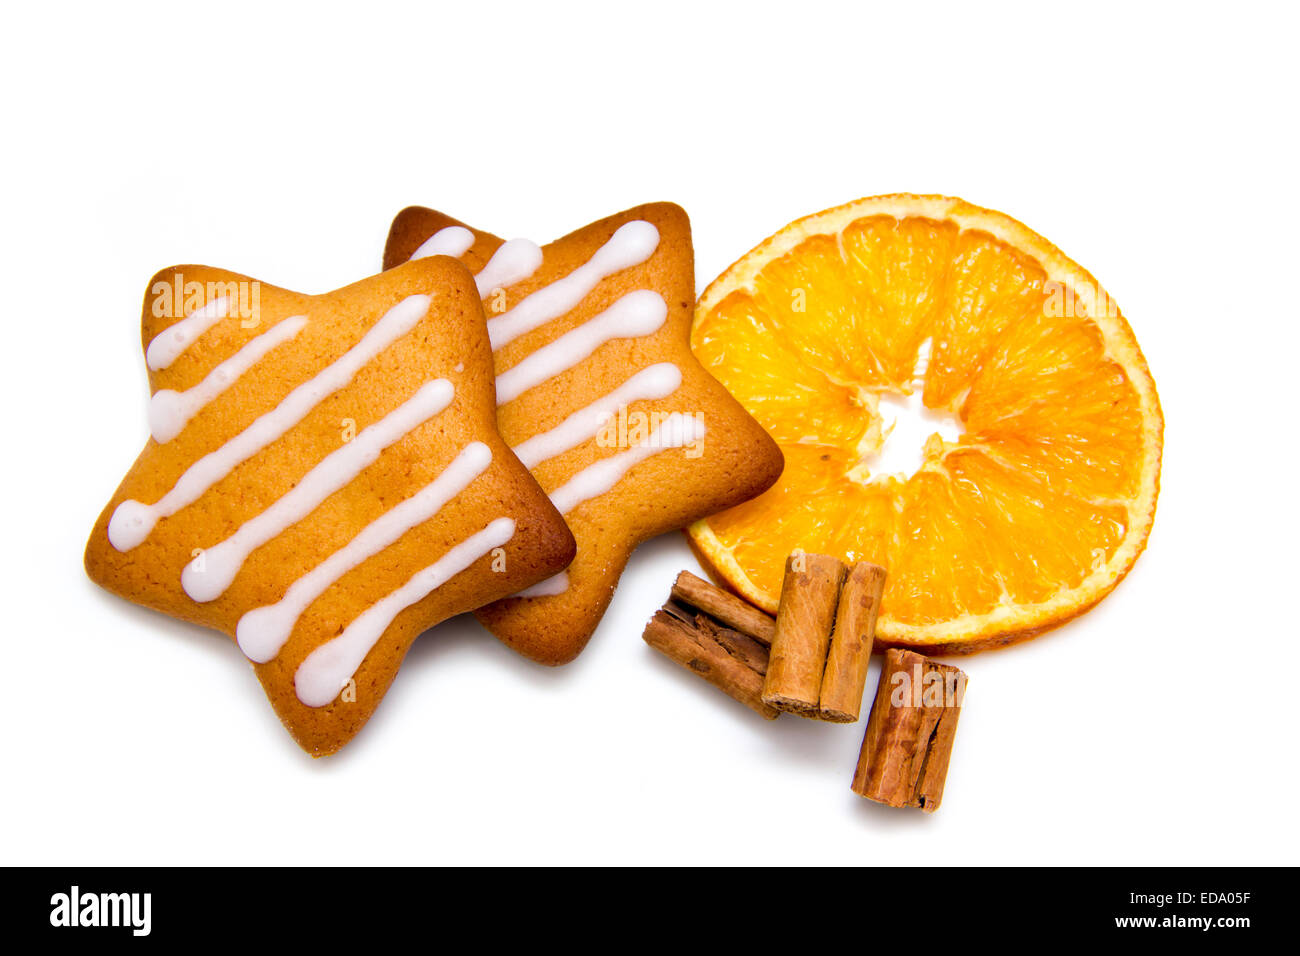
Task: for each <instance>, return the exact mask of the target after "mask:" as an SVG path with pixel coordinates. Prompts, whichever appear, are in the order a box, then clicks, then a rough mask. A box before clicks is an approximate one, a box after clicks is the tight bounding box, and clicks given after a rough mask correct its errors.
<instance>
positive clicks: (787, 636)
mask: <svg viewBox="0 0 1300 956" xmlns="http://www.w3.org/2000/svg"><path fill="white" fill-rule="evenodd" d="M843 581H844V564H843V563H842V562H841V561H839V560H838V559H837V558H833V557H830V556H829V555H825V554H804V553H803V552H798V551H796V552H795V553H794V554H791V555H790V557H788V558H787V559H786V562H785V578H784V580H783V581H782V583H781V603H780V605H778V607H777V612H776V630H775V632H774V634H773V637H772V649H771V656H770V659H769V661H768V666H767V676H766V678H765V679H764V681H763V703H765V704H767V705H768V706H770V707H775V708H776V709H777V710H784V711H789V712H791V713H797V714H803V715H805V716H816V715H817V711H818V708H819V706H820V703H821V689H822V674H823V672H824V671H825V670H826V651H827V648H828V646H829V644H830V638H831V627H832V626H833V625H834V622H835V609H836V606H837V605H838V604H839V598H840V585H841V584H842V583H843Z"/></svg>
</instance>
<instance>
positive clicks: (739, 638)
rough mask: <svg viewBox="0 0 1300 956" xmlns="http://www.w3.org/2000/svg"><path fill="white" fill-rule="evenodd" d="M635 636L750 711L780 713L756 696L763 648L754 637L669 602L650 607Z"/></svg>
mask: <svg viewBox="0 0 1300 956" xmlns="http://www.w3.org/2000/svg"><path fill="white" fill-rule="evenodd" d="M641 636H642V638H643V639H644V640H645V642H646V643H647V644H649V645H650V646H651V647H653V648H654V649H655V650H657V651H659V652H660V653H662V654H665V655H666V656H668V657H670V658H671V659H672V660H674V661H676V662H677V663H678V664H680V665H682V666H683V667H685V668H686V669H687V670H690V671H691V672H692V673H695V674H698V675H699V676H700V677H703V678H704V679H705V680H706V681H708V682H709V683H710V684H712V685H713V686H714V687H716V688H718V689H719V690H721V691H722V692H723V693H725V694H727V695H728V696H730V697H732V698H733V699H735V700H738V701H740V703H742V704H744V705H745V706H746V707H748V708H750V709H751V710H753V711H754V712H756V713H758V714H760V715H762V716H763V717H765V718H767V719H768V720H775V719H776V718H777V717H779V716H780V713H779V711H777V710H775V709H774V708H772V707H769V706H767V705H766V704H764V703H763V700H762V692H763V670H762V668H765V667H766V664H767V648H765V647H763V646H762V645H761V644H759V643H758V642H757V641H755V640H753V639H751V638H749V637H747V636H746V635H743V634H740V633H739V632H736V631H732V630H729V629H727V628H723V627H721V626H719V625H717V624H714V623H713V622H711V621H709V620H708V619H707V618H705V617H704V616H703V615H691V614H689V612H686V611H685V610H684V609H683V608H681V607H674V606H665V607H664V609H663V610H660V611H656V612H655V614H654V617H652V618H650V622H649V623H648V624H647V625H646V628H645V632H644V633H643V634H642V635H641Z"/></svg>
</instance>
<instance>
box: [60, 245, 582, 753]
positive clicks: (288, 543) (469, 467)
mask: <svg viewBox="0 0 1300 956" xmlns="http://www.w3.org/2000/svg"><path fill="white" fill-rule="evenodd" d="M142 331H143V336H142V337H143V346H144V353H145V360H146V365H147V366H148V368H149V376H150V385H151V390H152V392H153V397H152V399H151V402H150V415H149V419H150V432H151V437H150V439H149V441H148V443H147V444H146V446H145V448H144V450H143V451H142V452H141V454H140V456H139V458H138V459H137V460H136V463H135V465H134V466H133V467H132V468H131V470H130V471H129V472H128V474H127V476H126V478H125V479H124V480H123V482H122V484H121V486H120V487H119V488H118V490H117V492H116V493H115V494H114V496H113V499H112V500H111V501H110V502H109V504H108V506H107V507H106V508H105V509H104V512H103V514H102V515H101V516H100V519H99V521H98V522H97V524H96V526H95V529H94V531H93V532H92V534H91V537H90V540H89V542H88V544H87V548H86V558H85V565H86V570H87V573H88V574H89V575H90V577H91V578H92V579H93V580H95V581H96V582H97V583H99V584H101V585H102V586H104V587H105V588H107V589H108V590H110V591H113V592H114V593H117V594H119V595H121V596H123V597H125V598H127V599H128V600H131V601H134V602H136V603H140V604H144V605H146V606H149V607H152V608H155V609H157V610H161V611H163V612H164V613H167V614H169V615H171V616H174V617H178V618H181V619H183V620H187V621H192V622H195V623H198V624H202V625H205V626H208V627H212V628H215V629H217V630H221V631H223V632H225V633H226V634H228V635H230V636H231V637H232V638H234V639H235V641H236V642H237V644H238V646H239V648H240V649H241V650H242V651H243V652H244V653H245V655H246V656H247V657H248V658H249V660H250V661H252V662H253V666H254V669H255V670H256V672H257V675H258V677H259V679H260V680H261V682H262V684H263V687H264V688H265V690H266V693H267V696H268V697H269V698H270V700H271V703H272V705H273V706H274V708H275V710H276V712H277V713H278V714H279V716H280V718H281V720H282V721H283V722H284V723H285V725H286V727H287V729H288V730H289V731H290V733H291V734H292V735H293V736H294V738H295V739H296V740H297V741H298V742H299V743H300V744H301V745H302V746H303V747H304V749H306V750H308V752H310V753H312V754H313V755H323V754H327V753H332V752H334V751H335V750H337V749H338V748H339V747H341V746H342V745H343V744H344V743H346V742H347V741H348V740H349V739H351V737H352V735H354V734H355V733H356V732H357V731H358V730H359V729H360V728H361V726H362V725H364V723H365V722H366V720H367V719H368V718H369V716H370V714H371V713H373V711H374V709H375V707H376V706H378V703H379V700H380V699H381V698H382V696H383V693H384V691H385V690H386V689H387V687H388V685H389V684H390V683H391V681H392V679H393V677H394V676H395V674H396V672H397V668H398V666H399V665H400V663H401V660H402V657H403V656H404V655H405V653H406V650H407V648H409V646H410V644H411V642H412V641H413V640H414V639H415V637H416V636H417V635H418V634H419V633H420V632H422V631H423V630H425V629H427V628H428V627H431V626H432V625H433V624H435V623H437V622H438V621H440V620H443V619H444V618H446V617H449V616H451V615H453V614H457V613H460V612H462V611H466V610H470V609H472V608H474V607H477V606H479V605H481V604H482V603H483V602H484V601H486V600H493V599H496V598H499V597H502V596H504V595H508V594H511V593H514V592H516V591H518V590H519V589H520V588H523V587H528V586H530V585H532V584H535V583H537V582H538V581H541V580H544V579H546V578H548V577H550V576H552V575H554V574H555V573H557V572H558V571H560V570H562V569H563V568H564V567H565V566H566V565H567V564H568V562H569V560H570V559H571V557H572V555H573V553H574V548H575V545H574V541H573V538H572V535H571V533H570V532H569V530H568V528H567V527H566V526H565V524H564V522H563V520H562V519H561V517H560V516H559V514H558V512H557V511H556V510H555V508H554V506H553V505H551V503H550V501H549V499H548V498H547V496H546V494H545V493H544V491H543V490H542V489H541V488H540V487H539V486H538V484H537V483H536V481H535V480H534V479H533V478H532V477H531V476H530V475H529V473H528V471H527V469H525V468H524V466H523V465H522V464H521V463H520V462H519V461H518V459H517V458H516V457H515V455H514V454H513V452H511V451H510V449H509V447H508V445H506V443H505V442H504V441H503V440H502V438H501V436H500V434H499V433H498V432H497V429H496V415H495V389H494V382H493V369H492V359H491V348H490V345H489V343H488V339H487V331H486V326H485V322H484V317H483V312H482V306H481V304H480V299H479V294H478V290H477V287H476V285H475V284H474V280H473V277H472V276H471V275H470V273H469V272H468V271H467V270H466V269H465V267H464V266H463V265H461V264H460V263H458V262H456V261H455V260H454V259H452V258H448V257H446V256H443V255H437V256H431V257H424V258H421V259H420V260H418V261H415V262H412V263H410V264H409V265H407V266H403V267H402V268H401V269H395V270H392V271H390V272H387V273H384V274H383V275H381V276H375V277H372V278H370V279H366V280H363V281H361V282H358V283H355V284H353V285H351V286H348V287H346V288H343V289H339V290H336V291H334V292H331V293H327V294H325V295H320V296H307V295H300V294H298V293H294V292H290V291H288V290H284V289H277V288H275V287H272V286H269V285H266V284H264V283H260V282H258V281H256V280H253V279H250V278H249V277H247V276H240V275H238V274H235V273H230V272H225V271H223V270H217V269H211V268H208V267H203V266H182V267H177V268H176V269H173V270H164V271H163V272H161V273H159V274H158V275H157V276H155V277H154V281H153V282H151V283H150V288H149V290H148V292H147V295H146V299H145V309H144V315H143V320H142Z"/></svg>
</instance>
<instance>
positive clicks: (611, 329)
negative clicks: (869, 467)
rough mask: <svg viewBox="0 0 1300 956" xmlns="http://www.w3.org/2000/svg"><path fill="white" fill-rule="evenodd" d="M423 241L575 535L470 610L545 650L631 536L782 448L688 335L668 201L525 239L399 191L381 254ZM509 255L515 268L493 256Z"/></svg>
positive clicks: (557, 644)
mask: <svg viewBox="0 0 1300 956" xmlns="http://www.w3.org/2000/svg"><path fill="white" fill-rule="evenodd" d="M466 231H468V232H469V233H470V235H471V236H472V237H473V241H472V242H468V244H466V243H467V241H468V237H467V236H466V235H465V232H466ZM429 247H433V248H453V247H463V248H464V252H463V253H462V254H461V261H462V262H464V263H465V264H466V265H467V266H468V267H469V268H470V269H471V270H472V271H473V272H474V273H475V275H476V285H477V287H478V289H479V291H480V293H481V295H482V296H483V303H484V308H485V311H486V313H487V317H488V330H489V338H490V341H491V345H492V348H493V354H494V359H495V363H496V371H497V403H498V416H499V425H500V428H501V432H502V435H503V436H504V437H505V439H506V441H507V442H508V443H510V444H511V446H512V447H513V448H514V449H515V452H516V454H518V455H519V457H520V459H521V460H522V461H523V462H524V463H525V464H526V465H528V466H529V467H530V468H531V469H532V470H533V473H534V475H536V476H537V478H538V480H539V481H540V483H541V484H542V486H543V487H544V488H545V489H546V491H547V492H548V493H549V494H550V496H551V500H552V501H553V502H554V503H555V504H556V506H557V508H558V509H559V510H560V511H561V512H562V513H563V514H564V515H565V518H566V520H567V521H568V522H569V525H570V527H571V528H572V529H573V531H574V535H575V537H576V538H577V540H578V552H577V555H576V557H575V559H574V561H573V563H572V564H571V565H570V566H569V567H568V568H567V569H565V571H564V572H563V573H562V574H558V575H555V576H553V577H551V578H548V579H546V580H544V581H543V582H541V583H539V584H536V585H534V586H532V587H530V588H528V589H527V590H525V591H523V592H521V593H519V594H516V595H513V596H511V597H509V598H506V599H504V600H501V601H498V602H496V603H494V604H491V605H489V606H486V607H484V608H481V609H480V610H479V611H478V612H477V614H478V616H479V618H480V620H482V621H483V623H484V624H485V625H486V626H487V627H488V629H489V630H491V631H492V632H493V633H494V634H496V635H497V636H498V637H499V638H501V639H502V640H503V641H504V642H505V643H507V644H508V645H510V646H511V647H513V648H514V649H516V650H518V651H519V652H521V653H523V654H525V655H527V656H528V657H530V658H533V659H534V660H538V661H541V662H543V663H547V664H561V663H564V662H566V661H568V660H571V659H572V658H573V657H574V656H576V655H577V654H578V653H579V652H580V651H581V650H582V648H583V646H585V644H586V642H587V641H588V639H589V638H590V637H591V635H592V633H593V632H594V630H595V628H596V626H597V624H598V623H599V621H600V618H601V616H602V615H603V614H604V612H605V609H606V608H607V606H608V604H609V602H610V599H611V598H612V596H613V592H614V587H615V585H616V584H617V582H618V579H619V576H620V574H621V573H622V570H623V568H624V566H625V565H626V563H627V560H628V558H629V556H630V555H631V552H632V550H633V549H634V548H635V547H636V546H637V545H638V544H639V543H640V542H641V541H644V540H646V539H647V538H650V537H653V536H655V535H657V534H661V533H663V532H665V531H669V530H673V529H676V528H680V527H682V526H684V525H686V524H688V523H690V522H691V521H694V520H696V519H697V518H700V517H703V516H705V515H708V514H712V513H714V512H716V511H720V510H722V509H725V508H728V507H731V506H732V505H735V504H739V503H740V502H742V501H745V500H747V499H749V498H752V497H754V496H755V495H758V494H760V493H761V492H762V491H764V490H766V488H768V487H769V486H770V485H771V484H772V483H773V482H775V481H776V479H777V477H778V476H779V474H780V471H781V468H782V465H783V462H782V458H781V453H780V451H779V449H778V448H777V446H776V444H775V442H773V441H772V439H771V438H770V437H769V436H768V435H767V434H766V433H765V432H764V431H763V430H762V428H761V427H760V426H759V425H758V423H757V422H756V421H754V419H753V418H751V417H750V416H749V415H748V413H746V412H745V411H744V410H743V409H742V408H741V407H740V405H739V404H738V403H737V402H736V401H735V400H734V399H733V398H732V397H731V396H730V395H729V394H728V393H727V392H726V390H725V389H723V387H722V386H721V385H720V384H719V383H718V382H717V381H716V380H715V379H713V378H712V376H710V375H709V374H708V372H707V371H706V370H705V369H704V368H703V367H702V366H701V365H700V364H699V363H698V362H697V361H696V360H695V358H694V356H693V355H692V353H691V351H690V344H689V335H690V324H691V318H692V311H693V307H694V299H695V286H694V269H693V251H692V246H691V237H690V223H689V220H688V218H687V216H686V213H685V212H684V211H683V210H682V209H681V208H680V207H679V206H676V205H674V204H672V203H651V204H648V205H644V206H638V207H635V208H633V209H629V210H626V211H625V212H622V213H619V214H617V215H615V216H610V217H608V218H606V219H602V220H600V221H598V222H595V223H591V224H590V225H588V226H585V227H583V228H581V229H579V230H577V231H575V232H573V233H571V234H569V235H568V236H565V237H564V238H562V239H559V240H557V241H555V242H552V243H550V244H548V245H546V246H545V247H544V248H542V249H540V250H538V251H537V252H536V253H531V252H529V248H530V247H532V248H533V249H536V248H537V247H536V246H533V244H532V243H529V242H528V241H527V240H510V241H509V242H503V241H502V240H501V239H500V238H498V237H497V236H494V235H492V234H491V233H487V232H483V231H481V230H477V229H474V228H473V227H471V226H469V225H468V224H466V223H464V222H461V221H460V220H457V219H453V218H452V217H450V216H447V215H445V214H443V213H439V212H435V211H434V210H430V209H421V208H419V207H410V208H407V209H404V210H402V212H401V213H399V214H398V216H397V217H396V219H395V220H394V222H393V226H392V229H391V230H390V233H389V237H388V242H387V244H386V248H385V253H384V265H385V266H386V267H389V268H391V267H396V266H398V265H399V264H400V263H403V262H406V261H408V260H409V259H411V257H413V256H417V255H419V254H420V253H421V250H424V249H426V248H429ZM511 260H518V261H520V262H521V263H522V264H523V266H526V267H527V268H520V269H518V270H515V271H514V272H513V273H512V272H508V271H507V270H506V269H504V268H502V267H500V263H501V262H502V261H511ZM503 276H505V278H502V277H503Z"/></svg>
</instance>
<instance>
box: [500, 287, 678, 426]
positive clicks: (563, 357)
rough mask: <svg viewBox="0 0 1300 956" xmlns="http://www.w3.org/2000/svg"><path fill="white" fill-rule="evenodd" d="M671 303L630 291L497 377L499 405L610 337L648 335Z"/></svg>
mask: <svg viewBox="0 0 1300 956" xmlns="http://www.w3.org/2000/svg"><path fill="white" fill-rule="evenodd" d="M667 317H668V306H667V305H665V304H664V300H663V298H662V297H661V296H660V295H659V293H657V292H651V291H649V290H648V289H640V290H638V291H636V292H629V293H628V294H627V295H625V296H623V298H621V299H619V300H618V301H617V302H615V303H614V304H613V305H611V306H610V307H609V308H608V309H606V310H605V311H604V312H602V313H600V314H599V315H597V316H593V317H592V318H590V319H588V320H587V321H586V322H584V323H582V325H580V326H578V327H577V328H576V329H573V330H572V331H569V332H566V333H565V334H564V335H561V336H560V337H559V338H558V339H556V340H555V341H554V342H550V343H548V344H546V345H543V346H542V347H541V348H539V349H538V350H537V351H535V352H533V353H532V354H530V355H529V356H528V357H527V358H525V359H523V360H522V361H521V362H519V364H518V365H515V366H514V367H513V368H510V369H507V370H506V371H504V372H502V373H501V374H500V375H498V376H497V404H498V405H504V404H505V403H506V402H509V401H513V400H514V399H516V398H518V397H519V396H520V395H522V394H523V393H524V392H526V391H528V390H529V389H530V388H533V387H535V386H537V385H540V384H542V382H545V381H546V380H547V379H550V378H554V377H555V376H556V375H559V374H560V373H561V372H563V371H565V370H566V369H570V368H572V367H573V366H575V365H577V364H578V363H579V362H581V361H582V360H583V359H585V358H586V357H587V356H589V355H590V354H591V353H592V352H594V351H596V349H598V348H600V346H602V345H604V344H605V343H606V342H608V341H610V340H611V339H621V338H631V337H633V336H640V335H649V334H650V333H651V332H654V331H655V330H656V329H658V328H659V327H660V326H662V325H663V324H664V320H665V319H666V318H667Z"/></svg>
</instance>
